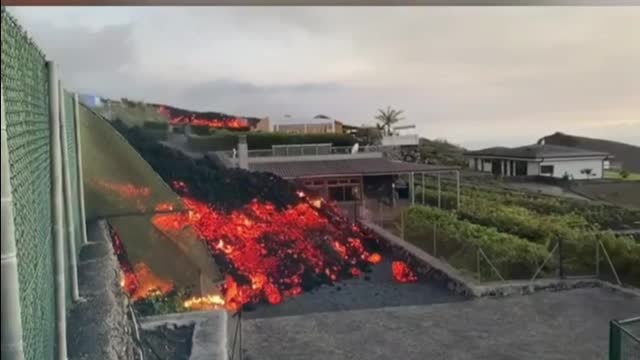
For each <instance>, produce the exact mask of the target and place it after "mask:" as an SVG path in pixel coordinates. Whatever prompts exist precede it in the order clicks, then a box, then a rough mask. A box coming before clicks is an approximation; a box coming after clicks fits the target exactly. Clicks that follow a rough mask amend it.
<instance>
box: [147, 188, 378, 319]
mask: <svg viewBox="0 0 640 360" xmlns="http://www.w3.org/2000/svg"><path fill="white" fill-rule="evenodd" d="M173 186H174V188H175V189H176V191H178V192H184V191H185V190H187V187H186V185H185V184H184V183H181V182H175V183H174V184H173ZM181 195H183V196H184V197H183V201H184V204H185V206H186V208H188V209H189V212H188V213H186V214H185V213H174V214H162V215H156V216H155V217H154V219H153V222H154V225H155V226H157V227H159V228H161V229H163V230H167V231H175V230H177V229H180V228H183V227H185V226H192V227H193V228H194V229H195V230H196V232H197V233H198V235H199V236H200V237H201V238H202V239H204V240H205V241H206V243H207V244H208V246H209V249H210V250H211V252H212V254H213V256H214V258H215V259H216V260H217V263H218V265H219V266H220V267H221V269H222V271H223V272H224V273H225V274H227V277H226V282H225V284H224V285H223V288H222V290H223V294H224V303H225V306H226V307H227V308H228V309H231V310H237V309H240V308H241V307H242V306H243V305H245V304H248V303H258V302H261V301H267V302H269V303H271V304H277V303H280V302H281V301H282V300H283V299H284V298H286V297H290V296H295V295H298V294H300V293H302V292H303V291H304V290H309V289H311V288H313V287H315V286H317V285H320V284H325V283H329V284H330V283H333V282H335V281H338V280H340V279H342V278H348V277H357V276H359V275H360V274H361V273H362V272H363V271H365V270H367V268H368V267H369V266H370V264H376V263H379V262H380V261H381V260H382V256H381V255H380V254H379V253H376V252H373V251H371V250H368V249H367V246H366V245H365V242H364V241H363V239H367V240H369V241H371V239H370V238H369V237H368V236H367V235H366V234H365V233H364V232H363V231H362V230H361V229H359V228H358V227H357V226H355V225H353V224H350V223H348V222H347V221H345V220H344V219H343V218H340V217H339V215H337V214H336V213H335V209H333V208H331V207H330V206H329V205H328V204H326V203H324V202H323V201H318V200H313V201H309V200H308V199H307V198H306V196H305V195H304V194H303V193H299V196H300V200H301V201H300V202H298V203H297V204H293V205H291V206H289V207H288V208H286V209H277V208H276V207H275V206H274V205H272V204H270V203H263V202H259V201H257V200H254V201H252V202H251V203H249V204H247V205H246V206H245V207H243V208H241V209H238V210H235V211H232V212H230V213H225V212H222V211H218V210H216V209H215V207H213V206H211V205H209V204H206V203H203V202H201V201H198V200H196V199H194V198H191V197H189V196H188V194H185V193H183V194H181Z"/></svg>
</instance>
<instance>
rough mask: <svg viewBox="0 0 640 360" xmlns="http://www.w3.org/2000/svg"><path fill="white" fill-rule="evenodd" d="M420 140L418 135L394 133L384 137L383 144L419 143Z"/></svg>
mask: <svg viewBox="0 0 640 360" xmlns="http://www.w3.org/2000/svg"><path fill="white" fill-rule="evenodd" d="M419 142H420V140H419V138H418V135H392V136H383V137H382V145H383V146H405V145H418V143H419Z"/></svg>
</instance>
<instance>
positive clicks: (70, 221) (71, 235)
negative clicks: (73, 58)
mask: <svg viewBox="0 0 640 360" xmlns="http://www.w3.org/2000/svg"><path fill="white" fill-rule="evenodd" d="M58 94H59V97H58V98H59V99H60V148H61V155H62V163H61V166H62V181H63V186H62V188H63V189H62V191H63V194H64V207H65V215H66V216H65V217H66V220H67V221H66V225H67V239H66V241H67V244H68V246H67V250H68V253H69V255H68V258H69V265H68V267H69V271H70V275H71V284H70V285H71V299H72V300H73V301H78V300H79V299H80V291H79V290H78V265H77V262H76V255H77V252H76V236H75V226H74V225H75V224H74V218H73V206H72V205H71V204H72V201H73V194H72V189H71V171H70V169H69V167H70V165H69V161H70V156H69V147H68V144H69V139H68V137H67V130H66V129H67V124H66V120H67V119H66V116H67V109H66V107H65V98H64V88H63V87H62V82H61V81H58Z"/></svg>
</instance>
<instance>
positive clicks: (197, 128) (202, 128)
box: [189, 125, 211, 136]
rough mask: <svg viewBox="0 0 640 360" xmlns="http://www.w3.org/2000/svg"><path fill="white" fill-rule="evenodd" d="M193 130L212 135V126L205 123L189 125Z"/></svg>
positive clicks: (193, 131) (198, 133)
mask: <svg viewBox="0 0 640 360" xmlns="http://www.w3.org/2000/svg"><path fill="white" fill-rule="evenodd" d="M189 128H190V130H191V132H192V133H193V134H195V135H200V136H205V135H211V128H210V127H208V126H203V125H189Z"/></svg>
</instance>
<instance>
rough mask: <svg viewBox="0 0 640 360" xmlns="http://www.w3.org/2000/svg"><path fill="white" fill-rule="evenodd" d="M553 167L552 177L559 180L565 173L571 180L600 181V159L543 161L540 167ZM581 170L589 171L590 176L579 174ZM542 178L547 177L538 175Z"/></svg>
mask: <svg viewBox="0 0 640 360" xmlns="http://www.w3.org/2000/svg"><path fill="white" fill-rule="evenodd" d="M544 165H553V177H557V178H561V177H563V176H564V174H565V173H567V174H568V175H569V176H570V177H573V179H576V180H579V179H601V178H602V175H603V174H602V166H603V160H602V159H592V160H575V159H573V160H545V161H543V162H542V163H541V164H540V166H544ZM582 169H591V176H587V175H585V174H581V173H580V171H581V170H582ZM540 175H543V176H549V175H545V174H540Z"/></svg>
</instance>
